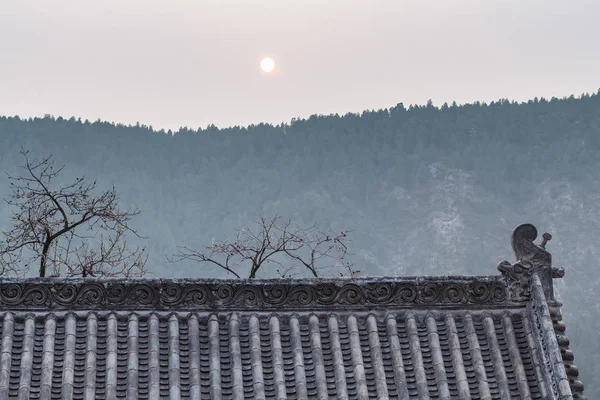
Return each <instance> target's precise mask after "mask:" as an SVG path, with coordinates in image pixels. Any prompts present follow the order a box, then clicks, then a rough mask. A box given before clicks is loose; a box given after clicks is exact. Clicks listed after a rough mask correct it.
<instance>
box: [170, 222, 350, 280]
mask: <svg viewBox="0 0 600 400" xmlns="http://www.w3.org/2000/svg"><path fill="white" fill-rule="evenodd" d="M256 225H257V227H256V229H254V230H252V229H250V228H244V229H242V230H240V231H238V232H237V235H236V239H235V240H234V241H233V242H228V241H224V242H213V243H212V244H210V245H208V246H205V247H204V251H201V250H196V249H191V248H189V247H186V246H183V247H180V248H179V252H178V253H177V254H174V255H173V256H172V257H167V260H168V261H170V262H176V261H182V260H193V261H198V262H208V263H211V264H214V265H216V266H218V267H220V268H222V269H224V270H225V271H227V272H228V273H230V274H232V275H234V276H236V277H238V278H241V274H242V273H241V272H240V267H247V268H249V273H248V277H249V278H255V277H256V275H257V273H258V271H259V270H260V269H261V268H263V267H265V266H267V265H269V264H275V265H277V270H276V272H277V273H278V274H279V275H280V276H282V277H291V276H294V275H297V269H298V268H299V267H301V268H302V269H305V270H308V272H309V273H310V274H311V275H312V276H314V277H318V276H319V275H320V272H321V270H323V269H325V268H337V269H342V270H343V271H344V272H342V275H346V274H348V273H350V274H351V275H352V276H355V275H356V273H358V272H359V271H355V270H353V269H352V264H350V263H348V262H347V261H346V260H345V258H346V256H347V255H348V248H347V245H346V242H347V241H348V234H349V231H342V232H340V233H329V234H327V233H324V232H322V231H320V230H319V229H318V227H317V226H316V225H312V226H310V227H308V228H300V227H298V226H296V225H293V224H292V223H291V221H289V220H288V221H287V222H282V220H281V218H280V217H279V216H275V217H274V218H271V219H267V218H264V217H261V218H260V220H258V221H257V222H256ZM326 261H328V264H326V265H322V264H324V263H325V262H326Z"/></svg>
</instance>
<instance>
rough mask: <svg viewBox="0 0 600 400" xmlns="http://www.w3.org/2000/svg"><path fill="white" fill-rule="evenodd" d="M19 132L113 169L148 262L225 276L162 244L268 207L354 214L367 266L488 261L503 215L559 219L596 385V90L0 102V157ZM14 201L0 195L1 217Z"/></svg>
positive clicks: (159, 270)
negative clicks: (159, 112) (35, 110)
mask: <svg viewBox="0 0 600 400" xmlns="http://www.w3.org/2000/svg"><path fill="white" fill-rule="evenodd" d="M21 146H23V147H24V148H27V149H29V150H31V152H32V154H33V155H37V156H44V155H48V154H52V155H53V156H54V158H55V159H56V161H57V163H59V164H65V165H66V169H65V173H64V175H63V177H64V179H67V178H68V177H69V176H75V174H79V175H80V174H85V175H86V176H87V177H89V178H91V179H98V182H99V185H100V187H102V186H103V185H110V184H113V183H114V184H115V185H116V186H117V189H118V190H119V193H120V195H121V204H122V205H124V206H129V205H131V206H135V207H139V209H140V210H141V211H142V214H141V215H140V216H139V217H138V218H137V219H136V220H134V226H135V227H136V228H138V229H139V231H140V233H141V234H143V235H146V236H149V237H150V238H149V239H148V242H147V244H148V248H149V249H150V259H149V263H150V266H151V269H152V270H153V271H154V273H155V274H156V275H158V276H223V275H222V273H221V271H218V270H215V269H212V268H210V267H208V266H205V265H198V264H193V263H181V264H175V265H172V264H167V263H166V261H165V258H164V257H165V255H167V254H171V253H173V252H175V251H176V247H177V245H188V246H192V247H200V246H202V245H203V244H208V243H210V242H211V240H212V239H213V238H214V239H216V240H219V239H229V238H232V236H233V234H234V231H235V230H236V229H239V228H243V227H244V226H247V225H248V224H251V223H252V221H254V220H255V219H256V218H257V217H258V216H261V215H265V216H272V215H274V214H275V213H279V214H280V215H282V216H285V217H288V216H289V217H291V218H292V219H294V220H295V221H296V222H299V223H302V224H311V223H313V222H318V223H319V224H320V225H322V226H327V225H331V227H332V228H333V229H336V230H338V229H351V230H353V233H352V239H353V241H352V245H351V249H350V250H351V251H352V252H353V253H355V256H354V262H355V263H356V264H357V266H358V267H359V269H361V270H363V271H364V272H365V273H366V274H368V275H390V274H395V275H422V274H429V275H432V274H435V275H441V274H461V273H464V274H494V273H497V272H496V270H495V265H496V264H497V263H498V262H500V261H503V260H505V259H508V260H512V259H513V255H512V253H511V251H510V244H509V236H510V233H511V232H512V229H513V228H514V227H515V226H516V225H518V224H520V223H523V222H532V223H534V224H535V225H536V226H538V228H539V229H541V230H542V231H548V232H550V233H552V234H553V235H554V238H553V240H552V241H551V242H550V243H549V244H548V249H549V251H550V252H552V254H553V255H554V262H555V265H556V266H559V267H564V268H565V269H566V276H565V278H564V279H563V280H558V281H556V282H557V285H558V292H559V293H558V297H559V298H560V299H561V300H562V301H564V303H565V305H566V306H565V313H566V320H567V321H566V322H567V327H568V332H567V333H568V334H569V336H570V338H571V339H572V341H573V347H574V351H575V355H576V364H577V365H578V366H579V367H580V369H581V371H582V374H583V376H582V380H583V382H584V384H586V393H587V394H588V396H589V398H596V397H600V375H599V374H597V373H596V374H595V373H594V372H595V366H594V365H595V359H594V358H595V357H596V356H595V355H597V354H600V342H599V341H598V340H595V339H597V337H598V332H600V305H599V302H598V294H597V288H598V286H599V285H600V274H598V273H597V271H598V262H597V260H598V256H600V248H599V247H598V240H597V238H598V237H599V236H600V209H599V208H598V204H599V200H600V92H599V93H598V94H594V95H583V96H581V97H579V98H575V97H570V98H565V99H552V100H544V99H539V100H538V99H535V100H532V101H530V102H528V103H523V104H516V103H510V102H508V101H499V102H496V103H492V104H479V103H477V104H470V105H464V106H455V105H453V106H446V105H445V106H443V107H441V108H437V107H434V106H433V105H431V104H428V105H427V106H422V107H409V108H405V107H404V106H402V105H398V106H396V107H393V108H390V109H388V110H379V111H371V112H364V113H362V114H361V115H356V114H348V115H345V116H337V115H332V116H313V117H310V118H308V119H306V120H295V121H292V123H291V124H287V125H279V126H271V125H264V124H260V125H255V126H250V127H247V128H239V127H235V128H230V129H223V130H218V129H216V128H214V127H209V128H207V129H199V130H190V129H181V130H179V131H178V132H176V133H171V132H166V133H165V132H156V131H154V130H152V129H151V128H150V127H146V126H143V125H142V126H129V127H126V126H120V125H114V124H110V123H105V122H94V123H90V122H88V121H79V120H76V119H74V118H72V119H69V120H65V119H63V118H53V117H46V118H37V119H29V120H22V119H19V118H8V117H0V170H2V171H6V172H8V173H11V174H15V173H18V172H19V171H18V169H17V166H18V165H20V164H21V159H20V157H19V154H18V151H19V148H20V147H21ZM7 193H8V183H7V180H6V177H5V174H1V175H0V196H2V197H3V196H5V195H6V194H7ZM9 212H10V210H9V209H7V208H6V207H4V208H0V228H2V229H5V228H6V227H7V226H8V217H9V215H10V214H9ZM266 276H272V272H271V275H269V273H267V275H266Z"/></svg>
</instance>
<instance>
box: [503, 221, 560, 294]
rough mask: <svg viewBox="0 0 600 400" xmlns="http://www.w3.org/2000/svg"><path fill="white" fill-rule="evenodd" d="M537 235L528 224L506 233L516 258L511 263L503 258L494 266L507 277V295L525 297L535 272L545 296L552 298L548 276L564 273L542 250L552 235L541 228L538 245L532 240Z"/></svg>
mask: <svg viewBox="0 0 600 400" xmlns="http://www.w3.org/2000/svg"><path fill="white" fill-rule="evenodd" d="M537 236H538V232H537V229H536V227H535V226H533V225H532V224H521V225H519V226H517V227H516V228H515V230H514V231H513V233H512V235H511V237H510V243H511V246H512V248H513V251H514V252H515V257H516V259H517V260H516V261H517V262H516V263H514V264H512V263H510V262H508V261H503V262H501V263H500V264H498V270H500V272H502V274H503V275H504V276H506V278H507V280H508V287H509V292H510V293H509V294H510V297H511V298H512V299H513V300H515V301H526V300H528V299H529V295H530V290H529V289H530V285H531V276H532V274H533V273H537V274H538V275H539V277H540V280H541V281H542V284H543V286H544V289H545V292H546V293H545V294H546V297H547V298H548V299H554V294H553V285H552V278H559V277H562V276H564V269H562V268H560V269H558V268H552V255H551V254H550V253H548V251H546V244H548V241H550V240H551V239H552V235H551V234H549V233H548V232H545V233H544V234H543V235H542V242H541V243H540V244H539V245H537V244H535V243H534V240H536V239H537Z"/></svg>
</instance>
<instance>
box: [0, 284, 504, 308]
mask: <svg viewBox="0 0 600 400" xmlns="http://www.w3.org/2000/svg"><path fill="white" fill-rule="evenodd" d="M506 293H507V291H506V283H505V281H504V279H502V277H500V276H487V277H416V278H370V279H322V280H319V279H315V280H218V279H205V280H190V279H188V280H178V279H157V280H98V279H76V280H68V279H61V280H57V279H52V280H50V279H0V308H2V309H5V310H17V309H21V310H49V309H52V310H88V311H93V310H157V311H158V310H194V311H201V310H253V311H256V310H271V311H272V310H280V309H286V310H290V309H297V310H310V309H314V310H322V309H327V310H329V309H331V310H334V309H339V308H343V309H357V308H368V307H388V306H390V307H393V306H398V307H403V306H410V307H412V306H416V307H418V306H441V307H444V306H469V305H472V306H478V307H480V306H482V305H484V306H506V305H510V304H513V303H512V302H511V301H510V299H508V298H507V296H506Z"/></svg>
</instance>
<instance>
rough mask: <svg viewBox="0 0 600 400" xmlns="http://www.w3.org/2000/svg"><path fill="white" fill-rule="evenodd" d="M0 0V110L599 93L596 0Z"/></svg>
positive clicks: (173, 116) (278, 117) (198, 116)
mask: <svg viewBox="0 0 600 400" xmlns="http://www.w3.org/2000/svg"><path fill="white" fill-rule="evenodd" d="M0 2H1V6H0V115H20V116H22V117H29V116H43V115H44V114H53V115H55V116H62V117H65V118H69V117H71V116H75V117H81V118H83V119H85V118H87V119H90V120H95V119H97V118H100V119H102V120H108V121H114V122H122V123H126V124H128V123H135V122H137V121H139V122H140V123H143V124H147V125H153V126H154V127H155V128H165V129H168V128H171V129H177V128H179V127H180V126H189V127H192V128H198V127H206V125H208V124H211V123H214V124H215V125H217V126H220V127H222V126H230V125H248V124H251V123H258V122H271V123H279V122H282V121H286V122H287V121H289V120H290V119H291V118H293V117H308V116H309V115H311V114H329V113H336V112H337V113H340V114H342V113H346V112H350V111H352V112H356V111H361V110H364V109H379V108H386V107H391V106H394V105H396V104H397V103H399V102H403V103H404V104H405V105H408V104H415V103H416V104H424V103H425V102H426V101H427V100H428V99H432V100H433V102H434V104H436V105H441V104H442V103H443V102H446V101H447V102H451V101H453V100H456V101H457V102H458V103H465V102H473V101H476V100H480V101H488V102H489V101H492V100H497V99H499V98H509V99H515V100H527V99H529V98H533V97H534V96H540V97H541V96H544V97H548V98H549V97H552V96H556V97H562V96H565V95H570V94H575V95H579V94H581V93H583V92H596V91H597V90H598V88H600V74H599V72H598V71H600V23H599V19H598V18H599V17H600V2H599V1H596V0H588V1H584V0H560V1H558V0H435V1H434V0H411V1H407V0H361V1H358V0H299V1H291V0H245V1H243V0H162V1H160V0H52V1H49V0H0ZM265 56H271V57H273V58H274V59H275V61H276V62H277V69H276V71H275V73H272V74H270V75H266V74H264V73H261V71H260V69H259V63H260V60H261V58H262V57H265Z"/></svg>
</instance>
